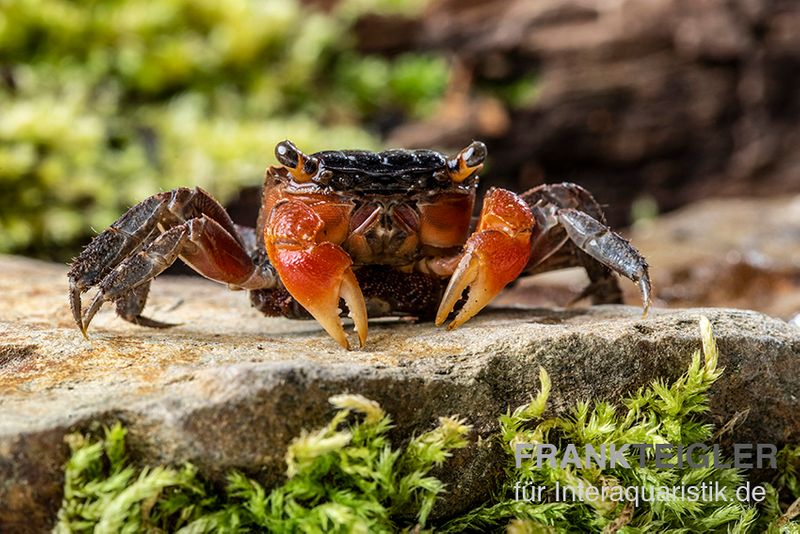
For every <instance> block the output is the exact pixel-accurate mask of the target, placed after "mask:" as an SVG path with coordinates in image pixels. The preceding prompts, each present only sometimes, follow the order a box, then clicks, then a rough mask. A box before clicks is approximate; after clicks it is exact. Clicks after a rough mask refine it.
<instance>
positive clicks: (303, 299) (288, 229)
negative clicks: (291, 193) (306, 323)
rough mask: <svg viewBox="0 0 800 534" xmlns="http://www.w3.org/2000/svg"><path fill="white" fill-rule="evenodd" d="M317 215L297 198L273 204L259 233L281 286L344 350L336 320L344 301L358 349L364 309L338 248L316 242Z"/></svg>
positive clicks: (344, 255)
mask: <svg viewBox="0 0 800 534" xmlns="http://www.w3.org/2000/svg"><path fill="white" fill-rule="evenodd" d="M323 227H324V223H323V220H322V218H321V217H320V216H319V215H318V214H317V213H316V212H315V211H314V210H313V209H312V208H311V207H309V206H308V205H306V204H305V203H303V202H300V201H296V200H290V201H288V202H284V203H282V204H279V205H278V206H276V207H275V209H274V211H273V213H272V216H271V218H270V222H269V224H268V225H267V228H266V231H265V239H264V241H265V244H266V249H267V254H268V256H269V259H270V263H271V264H272V265H273V266H274V267H275V270H276V271H277V272H278V276H279V277H280V279H281V282H282V284H283V285H284V287H285V288H286V290H287V291H289V293H290V294H291V295H292V297H294V299H295V300H297V302H299V303H300V305H301V306H303V307H304V308H305V309H306V310H307V311H308V313H310V314H311V315H312V316H313V317H314V318H315V319H316V320H317V321H318V322H319V323H320V325H322V327H323V328H324V329H325V331H326V332H328V334H330V336H331V337H332V338H333V339H335V340H336V341H337V342H338V343H339V344H340V345H341V346H342V347H344V348H345V349H349V348H350V344H349V343H348V341H347V336H346V335H345V332H344V328H343V327H342V322H341V319H340V318H339V314H340V310H339V299H340V298H341V299H344V302H345V304H347V308H348V309H349V311H350V315H351V317H352V318H353V322H354V323H355V328H356V332H357V333H358V340H359V343H360V345H361V346H362V347H363V346H364V342H365V341H366V339H367V307H366V302H365V301H364V296H363V295H362V293H361V288H360V287H359V285H358V281H357V280H356V277H355V274H354V273H353V269H352V268H351V266H352V264H353V261H352V260H351V259H350V256H349V255H348V254H347V252H345V251H344V250H343V249H342V247H340V246H339V245H337V244H335V243H331V242H329V241H321V239H320V238H319V234H320V233H321V230H323Z"/></svg>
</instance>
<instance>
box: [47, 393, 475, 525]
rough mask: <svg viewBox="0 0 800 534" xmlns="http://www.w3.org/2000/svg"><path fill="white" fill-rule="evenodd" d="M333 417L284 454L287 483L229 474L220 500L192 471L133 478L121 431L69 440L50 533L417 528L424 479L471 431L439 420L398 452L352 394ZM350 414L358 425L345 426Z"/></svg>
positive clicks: (426, 494) (423, 508)
mask: <svg viewBox="0 0 800 534" xmlns="http://www.w3.org/2000/svg"><path fill="white" fill-rule="evenodd" d="M331 403H332V404H333V405H334V406H335V407H336V408H337V411H336V414H335V415H334V417H333V418H332V420H331V421H330V423H328V425H327V426H325V427H324V428H322V429H320V430H317V431H315V432H310V433H303V434H302V435H300V436H299V437H298V438H296V439H295V440H294V441H293V442H292V444H291V445H290V446H289V450H288V452H287V454H286V463H287V477H288V480H287V481H286V482H285V483H284V484H283V485H281V486H279V487H277V488H275V489H273V490H271V491H268V490H266V489H265V488H264V487H263V486H261V485H260V484H259V483H258V482H256V481H254V480H252V479H250V478H248V477H246V476H245V475H243V474H241V473H238V472H234V473H231V474H230V476H228V483H227V486H226V487H225V489H224V491H223V492H221V493H219V492H217V491H215V490H214V488H213V487H212V486H211V485H209V484H208V483H207V482H205V481H203V480H202V479H201V478H200V477H199V476H198V473H197V471H196V470H195V468H194V467H192V466H191V465H187V466H184V467H182V468H180V469H172V468H166V467H158V468H155V469H149V468H144V469H142V470H136V469H135V468H134V467H132V466H131V465H129V464H128V462H127V458H126V455H125V430H124V429H123V428H122V427H121V426H120V425H115V426H113V427H111V428H109V429H107V430H106V431H105V436H104V438H103V439H101V440H99V441H94V442H92V441H90V440H88V439H87V438H86V437H85V436H82V435H80V434H74V435H71V436H70V437H69V438H68V442H69V445H70V448H71V449H72V457H71V458H70V460H69V462H68V463H67V466H66V473H65V483H64V502H63V505H62V508H61V511H60V512H59V515H58V518H59V521H58V524H57V526H56V529H55V531H56V532H95V533H103V532H108V533H116V532H142V531H148V532H150V531H153V532H161V531H167V532H174V531H179V532H184V533H189V532H191V533H198V532H247V531H272V532H364V533H366V532H391V531H394V530H397V529H399V528H401V527H402V523H400V520H399V519H398V512H400V511H404V510H409V509H410V510H413V511H414V513H415V514H416V524H419V525H424V524H425V522H426V520H427V518H428V515H429V514H430V511H431V508H432V507H433V504H434V502H435V500H436V496H437V495H438V494H439V493H440V492H441V491H443V489H444V485H443V484H442V483H441V482H440V481H439V480H438V479H436V478H435V477H432V476H430V475H429V474H428V473H429V472H430V470H431V469H432V468H433V467H434V466H438V465H441V464H442V463H443V462H444V461H445V460H446V459H447V458H448V457H449V456H450V454H451V451H453V450H454V449H458V448H461V447H464V446H465V445H466V443H467V442H466V439H465V436H466V434H467V433H468V432H469V426H467V425H465V424H464V423H463V422H462V421H460V420H458V419H455V418H441V419H440V420H439V426H437V427H436V428H435V429H433V430H431V431H429V432H426V433H425V434H422V435H421V436H418V437H415V438H413V439H411V441H410V442H409V443H408V445H407V446H406V447H405V448H402V449H397V448H393V447H392V446H391V443H389V440H388V439H387V437H386V433H387V431H388V430H389V429H390V428H391V420H390V418H389V416H387V415H386V414H385V413H384V412H383V410H382V409H381V407H380V406H378V404H377V403H375V402H373V401H370V400H368V399H365V398H364V397H361V396H359V395H340V396H337V397H333V398H331ZM351 414H357V415H358V417H360V419H359V420H358V421H356V422H351V423H348V422H347V421H348V419H350V416H351Z"/></svg>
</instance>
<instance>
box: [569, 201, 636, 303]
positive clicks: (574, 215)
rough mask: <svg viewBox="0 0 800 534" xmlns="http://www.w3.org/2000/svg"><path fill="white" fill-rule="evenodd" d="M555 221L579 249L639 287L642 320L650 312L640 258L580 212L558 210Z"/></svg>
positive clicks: (619, 240)
mask: <svg viewBox="0 0 800 534" xmlns="http://www.w3.org/2000/svg"><path fill="white" fill-rule="evenodd" d="M558 220H559V222H560V223H561V225H562V226H563V227H564V229H565V230H566V231H567V235H568V236H569V238H570V240H571V241H572V242H573V243H575V245H577V246H578V248H580V249H581V250H582V251H584V252H585V253H586V254H588V255H590V256H591V257H592V258H594V259H596V260H597V261H599V262H600V263H602V264H603V265H606V266H607V267H610V268H611V269H613V270H614V271H616V272H618V273H620V274H622V275H624V276H626V277H628V278H630V279H631V280H633V281H634V282H637V283H638V284H639V289H640V290H641V292H642V301H643V302H644V311H643V316H647V312H648V310H649V309H650V276H649V274H648V272H647V262H645V261H644V258H642V255H641V254H639V252H638V251H637V250H636V249H635V248H633V246H632V245H631V244H630V243H629V242H628V241H627V240H626V239H624V238H623V237H621V236H620V235H618V234H616V233H614V232H613V231H612V230H611V229H610V228H608V227H607V226H605V225H604V224H601V223H600V222H598V221H597V220H595V219H593V218H592V217H591V216H589V215H587V214H586V213H584V212H582V211H578V210H574V209H565V210H559V212H558Z"/></svg>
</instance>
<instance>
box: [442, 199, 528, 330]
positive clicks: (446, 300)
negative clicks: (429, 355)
mask: <svg viewBox="0 0 800 534" xmlns="http://www.w3.org/2000/svg"><path fill="white" fill-rule="evenodd" d="M533 225H534V218H533V214H532V213H531V210H530V208H529V207H528V206H527V204H525V202H524V201H523V200H522V199H521V198H520V197H519V196H517V195H516V194H514V193H512V192H510V191H506V190H504V189H492V190H490V191H489V193H488V194H487V196H486V200H485V201H484V204H483V209H482V210H481V216H480V219H479V221H478V227H477V229H476V230H475V233H474V234H472V236H470V238H469V239H468V240H467V243H466V245H465V246H464V253H463V255H462V257H461V261H460V262H459V263H458V266H457V267H456V269H455V272H453V276H452V277H451V278H450V283H449V284H448V285H447V289H446V290H445V292H444V296H443V297H442V301H441V303H440V304H439V310H438V312H437V313H436V325H437V326H439V325H441V324H443V323H444V322H445V321H446V320H447V317H448V316H449V315H450V312H452V311H453V308H454V307H455V305H456V303H457V302H458V301H459V300H460V299H461V295H462V293H463V292H464V290H465V289H467V288H469V293H468V296H467V301H466V302H465V303H464V306H463V307H462V308H461V310H459V312H458V314H457V315H456V317H455V319H453V321H452V322H451V323H450V324H449V325H448V328H449V329H453V328H456V327H457V326H460V325H462V324H464V323H465V322H466V321H468V320H469V319H470V318H471V317H473V316H474V315H475V314H476V313H478V312H479V311H480V310H481V309H483V307H484V306H486V305H487V304H488V303H489V302H490V301H491V300H492V299H493V298H494V297H495V295H497V294H498V293H499V292H500V291H501V290H502V289H503V288H504V287H505V286H506V285H507V284H508V283H509V282H511V281H513V280H514V279H516V278H517V277H518V276H519V275H520V273H521V272H522V271H523V270H524V269H525V266H526V265H527V263H528V259H529V258H530V254H531V233H532V230H533Z"/></svg>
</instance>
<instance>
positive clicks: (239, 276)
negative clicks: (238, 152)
mask: <svg viewBox="0 0 800 534" xmlns="http://www.w3.org/2000/svg"><path fill="white" fill-rule="evenodd" d="M162 232H163V233H162ZM178 257H180V258H181V259H182V260H183V261H184V262H185V263H187V264H188V265H189V266H190V267H192V268H193V269H194V270H195V271H197V272H198V273H200V274H202V275H203V276H205V277H206V278H210V279H211V280H215V281H218V282H223V283H227V284H229V285H230V286H233V287H237V288H243V289H253V288H265V287H266V288H268V287H274V286H275V285H276V283H277V277H276V276H275V273H274V272H273V270H272V268H271V267H270V266H269V265H259V266H257V265H255V264H254V263H253V261H252V260H251V258H250V256H249V255H248V254H247V251H246V250H245V247H244V244H243V243H242V241H241V239H240V238H239V235H238V231H237V230H236V227H235V225H234V224H233V222H232V221H231V220H230V217H228V214H227V213H226V212H225V210H224V208H223V207H222V206H221V205H220V204H219V203H218V202H217V201H216V200H214V199H213V198H212V197H211V196H210V195H209V194H208V193H206V192H205V191H203V190H202V189H200V188H195V189H188V188H185V187H182V188H178V189H174V190H172V191H167V192H164V193H159V194H157V195H153V196H152V197H150V198H147V199H145V200H144V201H142V202H141V203H139V204H137V205H136V206H134V207H132V208H131V209H130V210H128V212H126V213H125V214H124V215H123V216H122V217H120V218H119V219H118V220H117V221H116V222H115V223H114V224H112V225H111V227H110V228H108V229H107V230H105V231H104V232H103V233H101V234H100V235H98V236H97V237H95V238H94V239H93V240H92V242H91V243H89V245H88V246H87V247H86V248H85V249H84V250H83V251H82V252H81V254H80V255H79V256H78V257H77V258H76V259H75V261H74V262H73V263H72V266H71V268H70V271H69V275H68V276H69V284H70V305H71V308H72V314H73V317H74V318H75V322H76V324H77V325H78V327H79V328H80V329H81V332H82V333H83V334H84V336H85V335H86V329H87V328H88V326H89V323H90V322H91V320H92V317H94V315H95V313H97V311H98V310H99V309H100V307H101V306H102V305H103V303H105V302H108V301H116V303H117V313H118V314H119V315H120V317H122V318H123V319H125V320H128V321H131V322H133V323H136V324H141V325H144V326H155V327H166V326H170V325H168V324H166V323H159V322H157V321H153V320H152V319H148V318H146V317H143V316H142V315H141V311H142V309H143V308H144V304H145V301H146V298H147V292H148V288H149V283H150V280H152V279H153V278H155V277H156V276H158V275H159V274H160V273H161V272H162V271H163V270H164V269H166V268H167V267H169V266H170V265H171V264H172V263H173V262H174V261H175V260H176V259H177V258H178ZM95 286H97V287H98V288H99V292H98V294H97V295H96V296H95V298H94V299H93V301H92V303H91V305H90V306H89V308H88V309H87V310H86V311H85V312H82V310H81V307H82V306H81V294H82V293H84V292H85V291H88V290H89V289H91V288H92V287H95Z"/></svg>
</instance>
